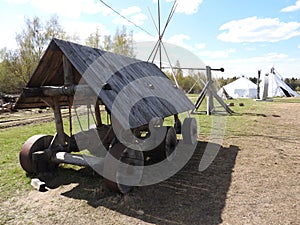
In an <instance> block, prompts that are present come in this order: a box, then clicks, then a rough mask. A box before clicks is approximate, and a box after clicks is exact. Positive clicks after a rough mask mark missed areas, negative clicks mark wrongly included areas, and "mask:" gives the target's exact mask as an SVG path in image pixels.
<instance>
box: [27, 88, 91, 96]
mask: <svg viewBox="0 0 300 225" xmlns="http://www.w3.org/2000/svg"><path fill="white" fill-rule="evenodd" d="M75 93H76V94H77V95H80V96H81V95H82V96H95V93H94V91H93V90H92V89H91V88H90V87H89V86H88V85H72V86H41V87H34V88H28V87H26V88H24V89H23V95H24V97H25V98H26V97H56V96H74V95H75Z"/></svg>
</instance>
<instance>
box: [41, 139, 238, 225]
mask: <svg viewBox="0 0 300 225" xmlns="http://www.w3.org/2000/svg"><path fill="white" fill-rule="evenodd" d="M206 145H207V142H198V145H197V149H196V151H195V153H194V155H193V157H192V158H191V159H190V161H189V162H188V163H187V165H186V166H185V167H184V168H183V169H182V170H181V171H179V172H178V173H177V174H176V175H174V176H173V177H171V178H169V179H168V180H166V181H164V182H161V183H159V184H155V185H150V186H145V187H137V188H135V189H134V190H133V191H132V192H131V193H129V194H127V195H125V196H122V195H119V194H116V193H112V192H110V191H108V190H107V189H105V188H103V178H101V177H100V176H98V175H97V174H95V173H93V171H92V170H91V169H87V168H82V169H79V170H76V169H72V168H60V169H59V171H58V172H57V173H56V174H55V175H52V176H49V175H47V176H45V177H41V179H44V181H46V184H47V186H48V187H50V188H57V187H59V186H61V185H67V184H71V183H78V185H77V186H76V187H74V188H73V189H71V190H70V191H67V192H65V193H62V195H64V196H66V197H69V198H74V199H83V200H86V201H87V202H88V204H89V205H91V206H92V207H94V208H97V207H99V206H104V207H107V208H109V209H112V210H115V211H117V212H119V213H122V214H124V215H127V216H130V217H135V218H139V219H141V220H143V221H145V222H150V223H155V224H219V223H221V222H222V218H221V214H222V211H223V209H224V207H225V203H226V196H227V192H228V190H229V187H230V184H231V178H232V173H233V172H234V170H233V168H234V165H235V160H236V157H237V154H238V151H239V148H238V147H237V146H230V147H229V148H223V147H221V149H220V151H219V153H218V155H217V157H216V158H215V160H214V161H213V163H212V164H211V165H210V166H209V167H208V169H206V170H205V171H203V172H199V171H198V166H199V163H200V160H201V158H202V155H203V153H204V150H205V148H206Z"/></svg>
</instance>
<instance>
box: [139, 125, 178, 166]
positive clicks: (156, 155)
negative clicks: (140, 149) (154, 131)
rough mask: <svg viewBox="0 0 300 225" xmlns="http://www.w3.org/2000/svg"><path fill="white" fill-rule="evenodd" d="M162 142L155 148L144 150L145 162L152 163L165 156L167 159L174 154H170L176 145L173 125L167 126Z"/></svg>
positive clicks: (163, 158) (170, 158) (159, 160)
mask: <svg viewBox="0 0 300 225" xmlns="http://www.w3.org/2000/svg"><path fill="white" fill-rule="evenodd" d="M165 135H166V136H165V138H164V140H163V142H162V143H161V144H160V145H159V146H157V147H156V148H154V149H152V150H150V151H145V152H144V155H145V158H146V159H148V160H147V161H146V162H145V164H146V165H152V164H156V163H159V162H161V161H163V160H165V159H166V158H167V160H172V158H173V156H174V154H172V153H173V152H174V151H175V149H176V146H177V143H178V141H177V136H176V130H175V128H174V127H170V126H168V127H167V132H166V134H165Z"/></svg>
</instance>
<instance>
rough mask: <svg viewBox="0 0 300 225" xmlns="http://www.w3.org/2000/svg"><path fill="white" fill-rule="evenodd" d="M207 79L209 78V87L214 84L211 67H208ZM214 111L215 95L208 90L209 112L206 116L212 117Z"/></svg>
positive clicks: (207, 111)
mask: <svg viewBox="0 0 300 225" xmlns="http://www.w3.org/2000/svg"><path fill="white" fill-rule="evenodd" d="M206 77H207V83H208V84H209V85H211V84H212V79H211V68H210V67H209V66H206ZM213 110H214V99H213V95H212V93H211V89H210V88H208V89H207V110H206V114H207V115H211V114H212V112H213Z"/></svg>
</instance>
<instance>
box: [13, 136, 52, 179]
mask: <svg viewBox="0 0 300 225" xmlns="http://www.w3.org/2000/svg"><path fill="white" fill-rule="evenodd" d="M52 139H53V136H51V135H34V136H32V137H30V138H29V139H28V140H27V141H26V142H25V143H24V145H23V146H22V149H21V151H20V154H19V159H20V164H21V166H22V168H23V169H24V170H25V171H26V172H27V173H39V172H50V171H53V170H54V169H55V168H56V165H57V164H55V163H52V162H49V161H44V160H43V161H41V162H37V161H34V160H33V159H32V154H33V153H34V152H38V151H42V150H44V149H47V148H48V147H49V145H50V143H51V141H52Z"/></svg>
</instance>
